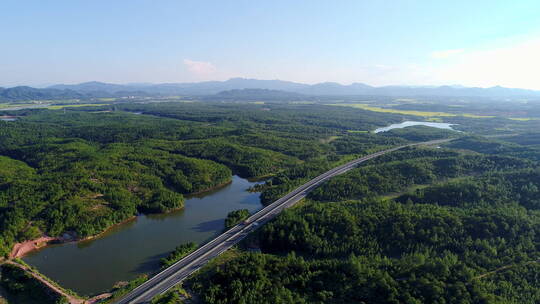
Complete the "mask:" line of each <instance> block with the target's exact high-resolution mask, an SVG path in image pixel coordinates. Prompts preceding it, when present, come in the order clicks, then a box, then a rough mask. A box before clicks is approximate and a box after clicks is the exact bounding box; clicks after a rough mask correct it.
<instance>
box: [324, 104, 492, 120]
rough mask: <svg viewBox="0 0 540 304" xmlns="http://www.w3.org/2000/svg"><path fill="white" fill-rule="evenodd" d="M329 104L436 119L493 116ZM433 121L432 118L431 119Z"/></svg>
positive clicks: (364, 105)
mask: <svg viewBox="0 0 540 304" xmlns="http://www.w3.org/2000/svg"><path fill="white" fill-rule="evenodd" d="M328 105H329V106H341V107H352V108H357V109H362V110H367V111H373V112H381V113H391V114H402V115H412V116H421V117H430V118H432V119H436V117H456V116H462V117H467V118H493V117H495V116H481V115H475V114H468V113H464V114H453V113H446V112H429V111H412V110H397V109H388V108H380V107H374V106H370V105H367V104H363V103H345V104H328ZM432 121H433V120H432Z"/></svg>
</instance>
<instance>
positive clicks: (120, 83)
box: [0, 77, 540, 91]
mask: <svg viewBox="0 0 540 304" xmlns="http://www.w3.org/2000/svg"><path fill="white" fill-rule="evenodd" d="M233 79H245V80H260V81H284V82H294V83H297V84H305V85H315V84H322V83H337V84H340V85H343V86H348V85H353V84H364V85H368V86H371V87H374V88H380V87H387V86H388V87H392V86H394V87H411V88H415V87H416V88H429V87H441V86H449V87H455V88H482V89H488V88H493V87H504V86H501V85H493V86H464V85H462V84H440V85H422V84H416V85H407V84H388V85H380V86H377V85H373V84H370V83H365V82H358V81H356V82H354V81H353V82H349V83H342V82H335V81H323V82H314V83H307V82H300V81H292V80H286V79H256V78H244V77H232V78H228V79H225V80H201V81H185V82H145V81H142V82H125V83H122V82H106V81H100V80H90V81H85V82H72V83H68V82H64V83H49V84H41V85H40V84H37V85H28V84H17V85H11V86H4V85H2V84H0V88H14V87H18V86H29V87H33V88H48V87H51V86H55V85H79V84H83V83H92V82H95V83H105V84H113V85H126V86H130V85H131V86H137V85H148V86H152V85H160V84H187V83H192V84H197V83H201V82H210V81H220V82H224V81H229V80H233ZM504 88H508V89H520V90H534V91H540V89H531V88H520V87H504Z"/></svg>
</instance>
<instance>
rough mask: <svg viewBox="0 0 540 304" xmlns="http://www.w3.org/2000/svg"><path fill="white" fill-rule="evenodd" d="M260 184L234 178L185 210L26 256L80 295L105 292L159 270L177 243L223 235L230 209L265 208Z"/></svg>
mask: <svg viewBox="0 0 540 304" xmlns="http://www.w3.org/2000/svg"><path fill="white" fill-rule="evenodd" d="M255 184H257V182H250V181H248V180H246V179H243V178H240V177H238V176H233V179H232V183H230V184H228V185H226V186H224V187H222V188H219V189H216V190H214V191H211V192H206V193H204V194H201V195H200V196H195V197H187V198H186V201H185V206H184V208H183V209H181V210H178V211H175V212H171V213H167V214H156V215H140V216H138V217H137V218H135V219H133V220H131V221H128V222H126V223H123V224H120V225H118V226H115V227H113V228H111V229H110V230H108V231H107V232H106V233H104V234H102V235H100V236H99V237H97V238H95V239H92V240H88V241H81V242H77V243H75V242H72V243H65V244H58V245H52V246H48V247H45V248H43V249H41V250H38V251H35V252H32V253H30V254H28V255H27V256H26V257H24V258H23V260H24V261H25V262H26V263H28V264H30V265H32V266H34V267H36V268H37V269H38V270H39V271H40V272H41V273H43V274H45V275H47V276H48V277H50V278H52V279H53V280H55V281H56V282H58V283H60V284H61V285H62V286H63V287H66V288H69V289H72V290H74V291H76V292H77V293H79V294H81V295H95V294H98V293H101V292H105V291H108V290H110V289H111V288H112V287H113V285H114V284H115V283H116V282H119V281H128V280H132V279H134V278H136V277H137V276H139V275H141V274H144V273H153V272H156V271H157V270H159V267H160V265H159V260H160V259H161V258H163V257H165V256H166V255H167V254H168V253H169V252H170V251H172V250H173V249H174V248H175V247H176V246H178V245H180V244H182V243H186V242H195V243H198V244H200V243H204V242H206V241H208V240H210V239H211V238H212V237H214V236H216V235H218V234H220V233H221V232H222V230H223V228H224V221H225V217H226V216H227V213H229V212H230V211H233V210H238V209H248V210H249V211H250V212H251V213H253V212H255V211H258V210H260V209H261V208H262V205H261V203H260V198H259V196H260V194H259V193H251V192H248V191H247V189H248V188H249V187H251V186H253V185H255Z"/></svg>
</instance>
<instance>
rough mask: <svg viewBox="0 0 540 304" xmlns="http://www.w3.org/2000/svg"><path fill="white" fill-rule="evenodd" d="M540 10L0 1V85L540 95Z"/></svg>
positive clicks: (517, 6) (486, 5) (458, 4)
mask: <svg viewBox="0 0 540 304" xmlns="http://www.w3.org/2000/svg"><path fill="white" fill-rule="evenodd" d="M539 12H540V1H537V0H532V1H494V0H491V1H482V0H477V1H436V0H434V1H401V0H392V1H390V0H389V1H377V0H372V1H360V0H356V1H345V0H340V1H315V0H311V1H300V0H298V1H254V0H251V1H234V0H228V1H225V0H223V1H203V0H200V1H181V0H171V1H161V0H153V1H150V0H147V1H142V0H129V1H128V0H125V1H122V0H115V1H101V0H93V1H74V0H69V1H67V0H54V1H43V0H2V1H1V2H0V34H1V36H0V86H14V85H19V84H28V85H46V84H52V83H78V82H84V81H92V80H98V81H105V82H115V83H129V82H191V81H203V80H224V79H228V78H231V77H247V78H259V79H283V80H292V81H298V82H305V83H315V82H324V81H335V82H340V83H345V84H347V83H352V82H364V83H367V84H372V85H390V84H406V85H438V84H463V85H468V86H492V85H503V86H509V87H523V88H533V89H540V80H539V79H540V78H539V77H538V76H537V73H538V71H540V56H538V55H536V54H540V18H538V13H539Z"/></svg>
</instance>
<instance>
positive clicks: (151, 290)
mask: <svg viewBox="0 0 540 304" xmlns="http://www.w3.org/2000/svg"><path fill="white" fill-rule="evenodd" d="M450 140H451V139H442V140H433V141H427V142H421V143H414V144H408V145H403V146H399V147H395V148H392V149H388V150H383V151H380V152H376V153H373V154H370V155H367V156H364V157H361V158H358V159H355V160H353V161H350V162H348V163H346V164H344V165H341V166H339V167H336V168H334V169H332V170H330V171H327V172H325V173H323V174H321V175H319V176H317V177H315V178H314V179H312V180H310V181H309V182H307V183H305V184H303V185H302V186H300V187H298V188H296V189H295V190H293V191H291V192H290V193H288V194H287V195H285V196H283V197H282V198H280V199H278V200H277V201H275V202H273V203H272V204H270V205H268V206H266V207H265V208H263V209H261V210H260V211H258V212H257V213H255V214H253V215H252V216H250V217H249V218H248V219H247V221H246V222H244V223H240V224H238V225H236V226H234V227H233V228H231V229H229V230H227V231H226V232H224V233H223V234H221V235H219V236H217V237H216V238H215V239H213V240H211V241H210V242H208V243H206V244H204V245H203V246H201V247H199V248H198V249H197V250H195V251H194V252H192V253H191V254H189V255H187V256H186V257H184V258H183V259H181V260H180V261H178V262H176V263H175V264H173V265H171V266H169V267H168V268H166V269H165V270H163V271H162V272H160V273H158V274H157V275H155V276H154V277H152V278H150V279H149V280H148V281H146V282H144V283H143V284H141V285H140V286H138V287H137V288H135V289H133V290H132V291H131V292H130V293H128V294H126V295H125V296H124V297H123V298H122V299H121V300H119V301H118V302H116V303H117V304H128V303H129V304H135V303H137V304H139V303H150V301H151V300H152V298H153V297H155V296H157V295H160V294H163V293H165V292H166V291H167V290H169V289H171V288H172V287H174V286H175V285H176V284H178V283H180V282H182V281H183V280H184V279H186V278H187V277H189V276H190V275H191V274H192V273H194V272H195V271H197V270H199V269H200V268H201V267H203V266H204V265H205V264H206V263H208V261H210V260H211V259H213V258H215V257H216V256H218V255H220V254H221V253H222V252H224V251H226V250H227V249H229V248H231V247H232V246H233V245H235V244H236V243H238V242H240V241H241V240H242V239H244V238H245V237H246V236H247V235H248V234H249V233H250V232H252V231H253V230H255V229H257V228H259V227H260V226H262V225H264V224H265V223H266V222H268V221H269V220H271V219H272V218H274V217H276V216H277V215H278V214H279V213H280V212H281V211H282V210H283V209H285V208H288V207H290V206H292V205H294V204H295V203H296V202H298V201H299V200H301V199H302V198H304V197H306V195H307V194H308V193H309V192H310V191H311V190H313V189H315V188H316V187H318V186H319V185H321V184H322V183H323V182H325V181H327V180H328V179H330V178H332V177H334V176H336V175H339V174H342V173H345V172H347V171H349V170H351V169H353V168H355V167H356V166H357V165H358V164H360V163H362V162H365V161H368V160H370V159H373V158H376V157H378V156H381V155H384V154H387V153H390V152H393V151H396V150H399V149H403V148H405V147H410V146H417V145H436V144H441V143H444V142H447V141H450Z"/></svg>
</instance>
